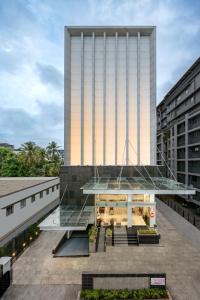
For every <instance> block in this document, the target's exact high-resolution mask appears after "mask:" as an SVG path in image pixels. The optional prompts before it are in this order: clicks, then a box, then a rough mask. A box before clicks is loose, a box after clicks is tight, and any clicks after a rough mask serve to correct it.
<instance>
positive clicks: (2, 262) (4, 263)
mask: <svg viewBox="0 0 200 300" xmlns="http://www.w3.org/2000/svg"><path fill="white" fill-rule="evenodd" d="M10 270H11V257H9V256H4V257H0V277H2V276H3V275H4V274H5V273H7V272H8V271H10Z"/></svg>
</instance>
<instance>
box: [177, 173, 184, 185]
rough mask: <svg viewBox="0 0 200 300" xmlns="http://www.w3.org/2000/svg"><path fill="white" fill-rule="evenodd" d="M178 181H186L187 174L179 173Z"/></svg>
mask: <svg viewBox="0 0 200 300" xmlns="http://www.w3.org/2000/svg"><path fill="white" fill-rule="evenodd" d="M177 179H178V182H182V183H185V175H184V174H177Z"/></svg>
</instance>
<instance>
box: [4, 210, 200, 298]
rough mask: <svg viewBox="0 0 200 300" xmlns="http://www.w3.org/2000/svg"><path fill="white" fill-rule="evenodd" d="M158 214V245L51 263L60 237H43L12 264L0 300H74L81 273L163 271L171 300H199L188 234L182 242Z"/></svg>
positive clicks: (199, 269) (198, 272) (197, 255)
mask: <svg viewBox="0 0 200 300" xmlns="http://www.w3.org/2000/svg"><path fill="white" fill-rule="evenodd" d="M162 209H163V207H162ZM162 209H161V211H162ZM161 211H158V213H157V220H158V227H159V231H160V233H161V236H162V237H161V241H160V244H159V245H146V246H139V247H137V246H123V247H107V251H106V252H100V253H95V254H92V255H91V256H90V257H82V258H53V257H52V254H51V250H52V248H53V247H54V246H55V242H56V241H57V240H58V239H59V237H60V235H61V233H59V232H57V233H56V232H42V234H41V235H40V237H39V238H38V239H37V240H36V241H35V242H34V243H33V244H32V246H31V247H30V248H28V249H27V250H26V251H25V252H24V253H23V255H22V256H21V257H20V258H19V259H18V260H17V261H16V262H15V264H14V267H13V286H12V287H11V288H9V289H8V291H7V292H6V293H5V296H4V297H3V300H7V299H12V300H15V299H17V300H19V299H20V300H26V299H28V300H32V299H35V300H36V299H37V300H40V299H41V300H44V299H48V300H58V299H59V300H60V299H61V300H62V299H69V300H73V299H76V293H77V291H78V290H79V289H80V284H81V273H82V271H89V270H92V271H95V270H97V271H119V272H121V271H128V272H133V273H140V272H141V273H142V272H144V273H145V272H155V273H156V272H158V273H160V272H166V274H167V286H168V288H169V290H170V292H171V295H172V297H173V299H175V300H199V299H200V249H199V248H198V246H197V245H195V246H194V245H193V244H192V242H191V241H190V240H189V239H188V238H187V235H186V237H185V235H184V232H183V233H181V232H180V231H177V229H176V227H175V225H172V222H169V221H168V219H167V215H166V214H165V216H164V214H163V213H161ZM177 216H178V215H177ZM179 217H180V216H179ZM175 218H176V215H175ZM180 218H181V217H180ZM180 222H181V219H180ZM184 222H185V220H184ZM186 225H187V224H186ZM190 225H191V224H190ZM186 227H187V226H186ZM190 228H191V227H190ZM191 230H192V229H191ZM197 234H198V233H197ZM199 235H200V232H199ZM27 295H28V296H27Z"/></svg>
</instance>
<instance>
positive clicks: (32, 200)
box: [31, 195, 35, 203]
mask: <svg viewBox="0 0 200 300" xmlns="http://www.w3.org/2000/svg"><path fill="white" fill-rule="evenodd" d="M33 202H35V195H33V196H31V203H33Z"/></svg>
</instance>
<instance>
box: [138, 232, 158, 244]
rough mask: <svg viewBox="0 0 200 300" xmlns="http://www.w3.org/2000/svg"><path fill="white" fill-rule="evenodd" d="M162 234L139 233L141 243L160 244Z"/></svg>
mask: <svg viewBox="0 0 200 300" xmlns="http://www.w3.org/2000/svg"><path fill="white" fill-rule="evenodd" d="M159 240H160V234H138V241H139V244H159Z"/></svg>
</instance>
